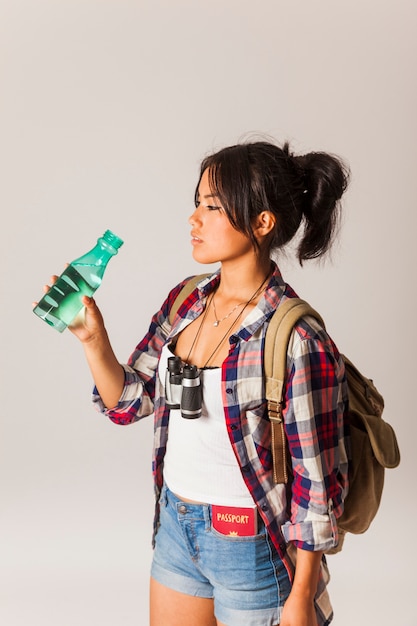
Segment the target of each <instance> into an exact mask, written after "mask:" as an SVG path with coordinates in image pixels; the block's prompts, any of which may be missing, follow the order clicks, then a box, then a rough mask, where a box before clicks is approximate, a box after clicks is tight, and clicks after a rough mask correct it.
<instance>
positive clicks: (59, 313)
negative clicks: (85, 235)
mask: <svg viewBox="0 0 417 626" xmlns="http://www.w3.org/2000/svg"><path fill="white" fill-rule="evenodd" d="M122 244H123V241H122V239H120V238H119V237H117V236H116V235H115V234H114V233H112V232H111V231H110V230H107V231H106V232H105V233H104V235H103V236H102V237H100V238H99V239H98V240H97V244H96V245H95V246H94V248H92V250H90V251H89V252H87V253H86V254H84V255H83V256H81V257H79V258H78V259H75V260H74V261H72V263H70V265H69V266H68V267H67V268H66V269H65V270H64V272H63V273H62V274H61V276H60V277H59V278H58V280H57V281H56V283H55V284H54V285H52V287H51V289H50V290H49V291H48V293H47V294H45V295H44V296H43V298H42V300H40V302H38V304H37V305H36V306H35V308H34V309H33V312H34V313H35V314H36V315H37V316H38V317H40V318H41V319H43V320H45V322H47V323H48V324H49V325H50V326H53V327H54V328H55V329H56V330H58V331H59V332H62V331H63V330H65V328H66V327H67V326H68V325H69V324H71V322H72V321H73V320H74V318H75V317H76V315H77V314H78V313H79V312H80V311H81V309H82V308H83V303H82V301H81V299H82V297H83V296H92V295H93V293H94V292H95V291H96V290H97V289H98V287H99V286H100V284H101V281H102V278H103V275H104V272H105V270H106V267H107V263H108V262H109V260H110V259H111V257H112V256H114V255H115V254H117V252H118V249H119V248H120V246H121V245H122Z"/></svg>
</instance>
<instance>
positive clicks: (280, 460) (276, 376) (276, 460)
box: [264, 298, 324, 483]
mask: <svg viewBox="0 0 417 626" xmlns="http://www.w3.org/2000/svg"><path fill="white" fill-rule="evenodd" d="M306 315H311V316H312V317H314V318H315V319H317V320H318V321H319V322H320V323H321V324H323V326H324V322H323V320H322V318H321V316H320V315H319V314H318V313H317V311H315V310H314V309H313V308H312V307H311V306H310V305H309V304H308V303H307V302H305V300H301V299H300V298H288V300H285V302H283V303H282V304H280V305H279V306H278V308H277V310H276V311H275V313H274V315H273V316H272V318H271V320H270V322H269V324H268V328H267V331H266V336H265V351H264V368H265V391H266V399H267V403H268V417H269V419H270V422H271V448H272V459H273V467H274V481H275V482H276V483H287V482H288V471H287V451H286V439H285V430H284V422H283V417H282V409H283V408H284V400H285V398H284V396H285V387H284V384H285V378H286V374H287V350H288V342H289V339H290V336H291V333H292V330H293V328H294V325H295V324H296V323H297V322H298V320H299V319H300V318H301V317H304V316H306Z"/></svg>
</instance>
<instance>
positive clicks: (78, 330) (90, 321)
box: [33, 266, 106, 343]
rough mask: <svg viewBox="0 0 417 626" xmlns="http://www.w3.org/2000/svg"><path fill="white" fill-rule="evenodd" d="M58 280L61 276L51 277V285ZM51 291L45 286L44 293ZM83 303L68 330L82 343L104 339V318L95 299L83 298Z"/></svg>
mask: <svg viewBox="0 0 417 626" xmlns="http://www.w3.org/2000/svg"><path fill="white" fill-rule="evenodd" d="M67 267H68V266H67ZM58 278H59V276H57V275H56V274H54V275H53V276H51V280H50V282H51V285H54V284H55V283H56V281H57V280H58ZM50 289H51V286H50V285H44V287H43V292H44V293H48V291H49V290H50ZM82 303H83V305H84V308H83V309H81V311H80V312H79V313H78V315H76V317H75V318H74V319H73V321H72V322H71V324H70V325H69V326H68V330H70V331H71V332H72V334H73V335H75V336H76V337H77V338H78V339H79V340H80V341H81V343H86V342H89V341H91V340H93V339H96V338H100V337H103V335H104V334H105V333H106V331H105V327H104V320H103V316H102V314H101V312H100V310H99V308H98V306H97V304H96V303H95V300H94V298H90V297H88V296H83V297H82ZM37 304H38V303H37V302H34V303H33V306H36V305H37Z"/></svg>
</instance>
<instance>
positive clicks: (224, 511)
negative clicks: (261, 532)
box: [211, 504, 258, 537]
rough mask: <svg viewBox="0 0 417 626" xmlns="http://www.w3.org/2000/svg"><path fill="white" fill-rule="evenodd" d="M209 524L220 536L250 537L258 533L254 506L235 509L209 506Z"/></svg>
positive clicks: (233, 507)
mask: <svg viewBox="0 0 417 626" xmlns="http://www.w3.org/2000/svg"><path fill="white" fill-rule="evenodd" d="M211 523H212V526H213V528H214V529H215V530H217V532H218V533H221V534H222V535H230V536H232V537H233V536H234V537H250V536H251V535H256V534H257V533H258V514H257V509H256V506H255V505H254V506H253V507H236V506H218V505H216V504H212V505H211Z"/></svg>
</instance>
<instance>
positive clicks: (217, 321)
mask: <svg viewBox="0 0 417 626" xmlns="http://www.w3.org/2000/svg"><path fill="white" fill-rule="evenodd" d="M219 324H220V321H219V320H216V321H215V322H214V323H213V326H215V327H216V328H217V326H218V325H219Z"/></svg>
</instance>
